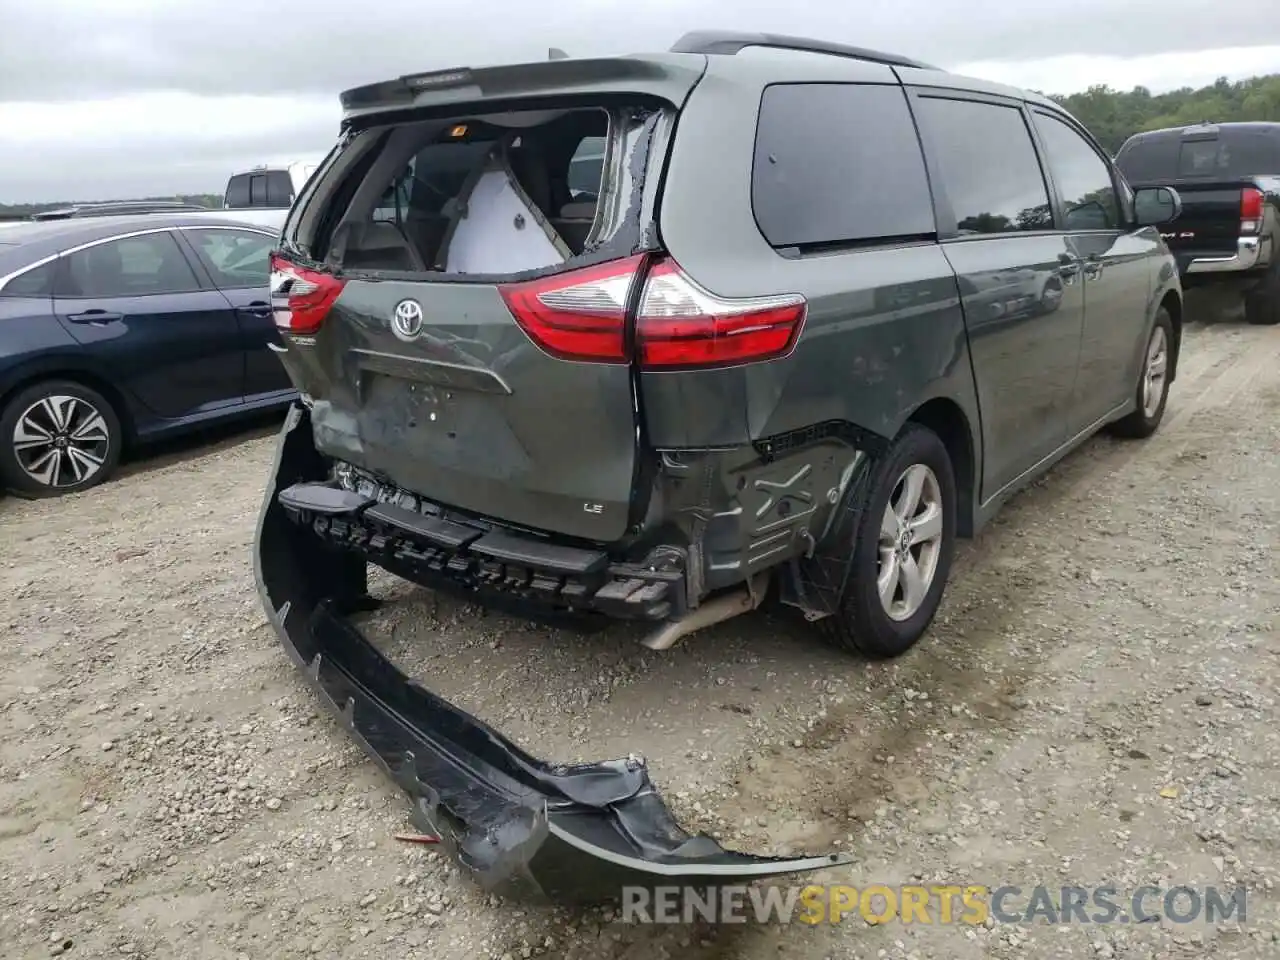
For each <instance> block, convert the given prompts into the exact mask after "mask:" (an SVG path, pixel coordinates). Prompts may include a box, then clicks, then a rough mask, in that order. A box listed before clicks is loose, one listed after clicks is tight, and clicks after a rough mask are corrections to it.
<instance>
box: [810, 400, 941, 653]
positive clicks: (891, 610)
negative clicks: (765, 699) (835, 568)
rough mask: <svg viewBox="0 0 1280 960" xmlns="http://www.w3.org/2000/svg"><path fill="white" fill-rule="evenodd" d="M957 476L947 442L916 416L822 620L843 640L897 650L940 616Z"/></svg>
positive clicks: (882, 474) (883, 476)
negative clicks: (831, 610)
mask: <svg viewBox="0 0 1280 960" xmlns="http://www.w3.org/2000/svg"><path fill="white" fill-rule="evenodd" d="M955 531H956V481H955V471H954V469H953V468H952V465H951V457H950V455H949V454H948V453H947V448H946V446H945V445H944V444H943V442H942V441H941V440H940V439H939V438H938V435H937V434H935V433H934V432H933V431H932V430H929V429H928V428H926V427H922V426H919V425H917V424H910V425H909V426H908V427H907V429H906V430H905V431H904V432H903V433H902V434H901V435H900V436H899V437H898V439H897V440H896V441H894V443H893V446H892V447H890V449H889V452H888V454H887V455H886V456H885V457H884V458H883V459H882V460H881V461H880V463H879V464H878V465H877V466H876V468H875V474H874V476H873V479H872V483H871V492H870V495H869V496H868V499H867V507H866V509H865V510H864V511H863V513H862V516H861V517H860V518H859V520H858V526H857V529H856V531H855V534H854V541H853V543H852V545H851V549H852V551H853V556H852V565H851V567H850V571H849V581H848V584H847V586H846V587H845V594H844V596H843V597H841V599H840V607H839V609H838V610H837V611H836V613H835V614H833V615H832V616H830V617H827V618H826V619H824V620H820V621H819V622H818V626H819V627H820V628H821V629H822V630H823V631H824V632H825V634H826V636H827V638H828V639H829V640H831V641H832V642H833V643H835V644H836V645H837V646H840V647H843V648H845V649H847V650H850V651H854V652H857V653H861V654H863V655H865V656H869V657H876V658H884V657H896V656H898V655H899V654H902V653H905V652H906V651H907V650H909V649H910V648H911V647H912V646H914V644H915V643H916V641H917V640H919V639H920V637H921V636H922V635H923V634H924V632H925V630H927V629H928V627H929V624H930V623H932V622H933V618H934V615H935V614H936V613H937V612H938V606H939V604H940V603H941V602H942V593H943V591H944V590H945V588H946V583H947V577H948V576H949V574H950V572H951V559H952V556H953V554H954V552H955Z"/></svg>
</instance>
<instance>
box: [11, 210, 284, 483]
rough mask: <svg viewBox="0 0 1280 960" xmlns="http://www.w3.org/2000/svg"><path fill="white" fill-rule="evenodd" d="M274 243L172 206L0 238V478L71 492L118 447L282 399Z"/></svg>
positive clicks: (97, 478)
mask: <svg viewBox="0 0 1280 960" xmlns="http://www.w3.org/2000/svg"><path fill="white" fill-rule="evenodd" d="M277 236H278V235H277V234H276V233H275V232H273V231H270V230H267V229H264V228H260V227H256V226H253V225H252V224H246V223H243V222H237V221H235V220H234V219H225V220H223V219H211V218H208V217H205V216H200V215H195V216H189V215H187V216H184V215H170V214H164V215H147V216H130V217H95V218H85V219H69V220H60V221H50V222H46V223H24V224H20V225H18V226H12V227H9V228H8V229H5V230H3V231H0V486H3V487H4V488H6V489H7V490H9V491H10V492H12V493H16V494H18V495H19V496H25V497H48V496H57V495H60V494H64V493H71V492H74V491H78V490H83V489H85V488H87V487H90V486H92V485H93V484H96V483H100V482H101V481H103V480H105V479H106V478H107V477H108V476H110V475H111V473H112V471H113V470H114V468H115V466H116V464H117V463H118V462H119V460H120V455H121V452H122V451H123V450H124V448H125V447H126V446H128V445H133V444H142V443H145V442H146V441H149V440H154V439H159V438H161V437H163V436H169V435H172V434H175V433H179V432H182V431H186V430H191V429H193V428H196V427H199V426H204V425H208V424H211V423H214V422H218V421H224V420H228V419H231V418H235V417H242V416H246V415H248V414H252V413H255V412H259V411H263V410H267V409H270V408H273V407H283V406H285V405H287V404H288V403H289V402H290V401H291V400H292V399H293V397H294V396H295V392H294V390H293V387H292V385H291V384H290V382H289V378H288V376H287V375H286V373H285V371H284V367H283V366H282V364H281V363H280V360H279V358H278V357H277V355H276V352H277V351H279V350H282V349H283V347H282V346H281V345H280V342H279V339H278V337H277V334H276V330H275V325H274V323H273V321H272V314H271V303H270V294H269V287H268V284H269V279H268V277H269V271H270V267H269V257H270V252H271V250H272V249H273V248H274V247H275V243H276V239H277Z"/></svg>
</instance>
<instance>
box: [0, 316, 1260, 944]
mask: <svg viewBox="0 0 1280 960" xmlns="http://www.w3.org/2000/svg"><path fill="white" fill-rule="evenodd" d="M272 444H273V435H272V431H270V430H266V429H264V430H259V431H257V432H256V433H254V434H251V435H249V436H243V435H241V436H238V437H236V438H234V439H233V440H231V441H224V442H222V443H220V444H218V445H217V446H215V447H213V448H209V447H205V448H202V449H200V450H198V451H196V452H188V453H186V454H184V455H180V456H172V455H171V456H168V457H167V458H161V459H158V460H155V459H153V460H150V461H145V462H142V463H140V464H138V465H135V466H134V467H133V468H131V469H130V470H128V471H126V475H124V476H122V477H121V478H119V479H118V480H116V481H114V482H111V483H109V484H107V485H105V486H103V487H101V488H99V489H96V490H93V491H90V492H88V493H87V494H85V495H82V496H78V497H74V498H71V499H68V500H65V501H61V502H57V503H24V502H18V501H4V502H0V543H3V547H4V550H3V557H2V559H0V624H7V626H8V631H7V639H6V641H5V642H4V643H3V644H0V931H4V936H5V939H6V945H7V949H6V955H9V956H13V955H16V956H22V957H32V958H37V957H46V956H51V955H59V954H62V955H66V956H69V957H83V958H88V957H121V956H125V957H148V958H169V957H183V958H206V957H207V958H228V960H230V958H241V957H245V958H253V960H258V958H269V960H274V958H277V957H280V958H284V957H298V956H304V955H305V956H321V957H335V958H348V957H350V958H355V957H379V958H380V957H386V956H395V957H397V958H405V960H410V958H422V960H425V958H427V957H430V958H443V960H454V958H456V960H471V958H512V960H514V958H522V957H530V956H546V957H571V958H581V960H607V958H635V960H639V958H645V960H648V958H651V957H653V958H657V957H663V956H675V957H689V958H694V960H711V958H729V957H735V958H746V960H758V958H764V957H778V956H796V957H801V956H804V957H831V958H882V957H883V958H914V960H922V958H936V960H968V958H977V957H994V958H1013V957H1036V958H1039V957H1044V958H1058V957H1061V958H1093V957H1102V958H1110V957H1116V958H1168V957H1181V956H1185V957H1189V958H1198V957H1208V956H1214V957H1258V958H1264V957H1266V958H1274V957H1276V956H1278V955H1280V910H1278V909H1277V907H1278V904H1280V892H1277V890H1276V886H1277V883H1280V857H1278V856H1277V852H1278V850H1280V704H1278V702H1277V697H1278V696H1280V694H1278V693H1277V689H1278V686H1280V685H1278V683H1277V681H1280V635H1278V634H1277V627H1276V621H1277V611H1278V607H1280V587H1278V585H1277V558H1276V546H1277V542H1278V540H1280V535H1278V529H1280V527H1278V518H1280V455H1278V454H1280V331H1277V330H1275V329H1265V328H1248V327H1243V326H1241V325H1239V324H1238V323H1235V322H1227V323H1219V324H1214V325H1210V326H1202V325H1198V324H1197V325H1193V326H1192V327H1190V328H1189V329H1188V332H1187V339H1186V347H1185V351H1184V362H1183V368H1182V372H1181V375H1180V377H1179V380H1178V382H1177V383H1176V384H1175V385H1174V391H1173V397H1172V399H1171V402H1170V409H1169V412H1168V415H1167V418H1166V421H1165V424H1164V427H1163V428H1162V430H1161V432H1160V433H1159V434H1158V435H1157V436H1156V437H1154V438H1153V439H1151V440H1150V441H1147V442H1146V443H1138V444H1133V443H1121V442H1116V441H1112V440H1110V439H1107V438H1098V439H1096V440H1094V441H1092V442H1091V443H1090V444H1089V445H1088V446H1087V447H1086V448H1085V449H1084V450H1082V451H1081V452H1079V453H1078V454H1076V455H1074V456H1073V457H1071V458H1070V459H1069V460H1068V461H1066V462H1065V463H1064V464H1062V465H1061V466H1060V467H1059V468H1058V469H1057V470H1055V471H1054V473H1053V474H1052V475H1051V476H1050V477H1049V478H1048V479H1047V480H1045V481H1044V482H1042V483H1040V484H1038V485H1037V486H1036V487H1035V488H1033V489H1031V490H1028V491H1027V492H1025V493H1024V494H1022V495H1021V496H1019V497H1018V498H1017V499H1016V500H1015V501H1014V502H1012V503H1011V504H1010V505H1009V506H1008V507H1007V508H1006V510H1005V511H1004V513H1003V514H1002V515H1001V517H1000V518H999V520H998V522H997V523H995V524H994V525H993V526H992V527H991V528H990V529H989V530H987V531H985V532H984V534H983V535H982V536H981V537H980V538H979V539H978V540H977V541H976V542H974V543H972V544H967V545H965V547H964V548H963V550H962V551H961V555H960V557H959V558H958V561H957V566H956V570H955V573H954V575H953V581H952V584H951V587H950V589H949V592H948V595H947V599H946V602H945V604H944V608H943V612H942V614H941V615H940V618H939V620H938V622H937V623H936V625H935V627H934V628H933V630H932V632H931V634H930V635H929V637H928V638H927V639H926V640H925V641H924V642H923V643H922V644H921V645H920V647H919V648H918V649H916V650H915V651H913V652H912V653H911V654H909V655H908V656H906V657H905V658H903V659H901V660H900V661H897V662H894V663H891V664H868V663H866V662H864V661H860V660H858V659H855V658H850V657H846V656H841V655H837V654H835V653H833V652H831V651H828V650H826V649H825V648H823V647H822V646H820V645H819V644H818V643H816V642H815V641H814V640H812V639H810V637H809V636H808V635H807V634H806V632H805V630H804V629H803V627H800V626H798V625H796V624H793V623H792V622H790V621H788V620H781V619H778V620H775V619H770V618H769V617H766V616H758V617H753V618H748V619H741V620H738V621H735V622H731V623H729V624H726V625H723V626H722V627H719V628H716V629H713V630H711V631H709V632H707V633H706V634H705V635H701V636H698V637H696V638H693V639H692V640H690V641H687V642H686V643H685V644H684V645H682V646H681V647H679V648H677V649H676V650H673V651H671V652H669V653H666V654H661V655H659V654H654V653H650V652H648V651H645V650H643V649H642V648H640V647H638V646H637V644H636V643H635V639H636V637H637V635H638V634H637V633H636V632H635V631H634V630H631V629H628V628H625V627H624V628H618V629H616V630H612V631H610V632H607V633H605V634H603V635H597V636H593V637H580V636H575V635H573V634H568V633H560V632H555V631H550V630H547V629H543V628H537V627H533V626H530V625H527V624H524V623H521V622H518V621H513V620H509V619H504V618H502V617H499V616H494V615H487V616H486V615H485V614H484V613H483V612H482V611H480V610H478V609H477V608H475V607H472V606H468V605H466V604H462V603H459V602H456V601H454V600H450V599H446V598H437V597H435V596H433V595H431V594H429V593H427V592H426V591H421V590H416V589H412V588H409V587H408V586H406V585H404V584H400V583H398V582H395V581H391V580H389V579H385V580H380V581H379V582H378V589H379V590H380V591H382V592H383V593H385V594H386V595H388V596H397V597H399V598H400V599H401V601H402V602H399V603H396V604H392V605H390V607H389V608H387V609H384V611H382V612H379V613H378V614H375V615H372V616H371V617H370V623H369V630H370V633H371V635H373V636H375V637H376V638H377V640H378V642H379V643H381V644H383V645H384V646H385V648H386V649H388V650H390V651H392V652H393V653H394V654H395V655H396V657H397V658H399V659H400V660H401V661H402V662H403V663H405V664H407V665H409V666H410V667H411V668H412V669H413V670H414V671H415V672H416V673H417V674H418V675H419V676H421V677H422V679H423V680H424V681H425V682H426V683H428V684H429V685H430V686H431V687H433V688H434V689H437V690H439V691H440V692H442V693H444V694H445V695H447V696H449V697H451V698H453V699H455V700H456V701H458V702H459V703H461V704H462V705H464V706H465V707H467V708H468V709H470V710H472V711H474V712H476V713H478V714H479V715H481V716H482V717H485V718H486V719H488V720H490V721H493V722H495V723H496V724H497V725H499V726H500V727H501V728H503V729H505V730H507V731H509V732H511V733H512V734H514V735H515V736H517V737H518V738H520V739H522V740H524V741H525V742H526V743H528V744H530V745H531V746H533V747H534V749H535V751H536V752H538V753H539V754H541V755H544V756H549V757H552V758H561V759H569V758H577V757H582V758H588V757H590V758H597V759H598V758H602V757H605V756H610V755H624V754H626V753H629V752H639V753H642V754H644V755H645V756H646V757H647V758H648V759H649V761H650V764H651V767H652V770H653V774H654V776H655V778H656V779H657V781H658V782H659V785H660V786H661V787H662V789H663V790H664V793H665V794H666V796H667V797H668V799H669V800H670V802H671V803H672V805H673V807H675V808H676V809H677V811H678V812H679V814H680V815H681V817H682V818H683V819H684V820H685V821H686V823H687V824H689V825H696V826H699V827H701V828H703V829H706V830H708V831H711V832H714V833H717V834H719V835H720V836H721V838H722V839H723V840H724V841H725V843H726V844H728V845H741V846H744V847H751V848H755V849H765V850H773V851H783V850H795V849H802V848H806V849H811V850H815V851H821V850H823V849H829V848H830V846H831V845H836V846H839V847H841V848H843V849H846V850H849V851H851V852H852V853H853V854H855V856H856V857H857V863H856V864H855V866H853V867H851V868H841V869H840V870H832V871H830V872H829V876H826V877H823V878H822V879H824V880H828V881H830V882H844V883H853V884H856V885H860V886H861V885H865V884H867V883H890V884H894V883H906V882H911V881H912V880H913V878H915V879H917V880H921V879H922V880H925V881H927V882H957V883H982V884H988V885H991V886H998V885H1001V884H1006V883H1009V884H1018V885H1022V886H1026V887H1030V886H1032V885H1034V884H1036V883H1043V884H1046V885H1050V886H1058V885H1062V884H1079V885H1086V886H1087V885H1091V884H1108V883H1109V884H1112V885H1114V886H1117V887H1119V888H1121V889H1131V888H1135V887H1138V886H1140V885H1142V884H1145V883H1154V884H1157V885H1160V886H1164V887H1170V886H1174V885H1176V884H1178V883H1184V882H1185V883H1192V884H1218V885H1220V886H1224V887H1234V886H1235V885H1237V884H1239V885H1243V886H1245V887H1246V888H1247V890H1248V900H1247V919H1246V921H1245V922H1244V923H1240V922H1238V920H1234V919H1233V920H1231V921H1228V922H1226V923H1224V924H1221V925H1217V926H1209V925H1205V924H1189V925H1185V926H1180V925H1177V924H1171V923H1167V922H1166V923H1156V924H1142V925H1137V924H1134V925H1123V924H1115V925H1110V926H1099V925H1083V924H1079V923H1075V924H1065V925H1060V926H1055V925H1047V924H1043V923H1040V924H1035V925H1003V924H996V925H994V926H992V927H990V928H988V927H985V926H978V927H963V926H941V925H938V926H923V925H903V924H898V923H891V924H885V925H881V926H868V925H867V924H865V923H864V922H862V921H861V920H858V921H856V922H855V921H852V920H850V921H846V922H845V923H844V924H841V925H839V926H819V927H816V928H812V927H807V926H802V925H798V924H791V925H787V926H780V925H773V926H756V925H751V926H720V927H715V928H712V927H708V926H705V925H688V926H686V925H679V926H666V927H640V926H636V925H631V924H623V923H621V922H618V921H617V920H615V919H612V918H611V916H610V915H609V914H608V913H607V912H605V911H599V910H592V911H587V912H581V913H572V912H568V911H562V910H546V909H530V908H521V907H520V906H519V905H518V904H510V903H503V904H499V903H497V902H496V901H490V900H488V899H487V898H485V897H483V896H481V895H480V894H479V893H478V892H477V891H476V890H475V889H473V888H472V887H471V886H470V884H469V883H468V882H467V881H465V880H464V879H462V878H460V877H459V875H458V874H457V872H456V871H455V870H453V869H452V868H451V867H450V866H449V865H448V864H447V863H445V862H444V861H442V860H441V859H440V858H439V857H437V856H436V855H435V854H434V853H432V852H431V851H430V849H429V848H423V847H416V846H410V845H406V844H403V843H400V842H398V841H396V840H395V839H394V838H393V834H394V833H395V832H396V831H397V830H400V829H404V828H405V827H406V826H407V817H406V804H405V801H404V800H403V798H402V796H401V795H400V794H399V793H398V792H397V791H396V790H394V789H393V788H392V787H391V786H390V785H389V784H388V783H387V782H386V781H385V780H384V779H383V777H382V776H381V775H380V774H379V773H378V772H377V771H376V770H375V769H373V767H372V766H371V765H370V764H369V763H367V762H366V761H365V760H364V759H363V757H362V755H361V754H360V753H359V751H358V750H357V749H356V748H355V747H354V746H352V745H351V744H350V743H349V742H348V741H347V739H346V737H345V736H344V735H343V733H342V732H341V731H340V730H338V729H337V728H336V727H335V725H334V724H333V723H332V722H331V721H330V720H329V719H328V718H327V717H322V716H321V715H320V714H319V712H318V711H317V705H316V703H315V701H314V700H313V698H312V696H311V694H310V692H309V690H308V689H307V688H306V687H305V686H304V685H303V684H302V682H301V681H300V680H299V679H298V678H297V677H296V676H295V675H294V674H293V672H292V670H291V668H290V667H289V666H288V665H287V663H286V661H285V658H284V656H283V654H282V653H281V651H280V650H279V648H278V647H277V646H276V643H275V640H274V638H273V635H272V633H271V632H270V630H269V629H268V628H267V626H266V625H265V623H264V621H263V615H262V612H261V610H260V609H259V606H258V600H257V596H256V594H255V592H254V590H253V587H252V580H251V569H250V543H251V538H252V532H253V523H254V518H255V516H256V512H257V510H258V506H259V501H260V494H261V490H262V485H263V483H264V481H265V477H266V471H267V466H268V461H269V457H270V454H271V448H272Z"/></svg>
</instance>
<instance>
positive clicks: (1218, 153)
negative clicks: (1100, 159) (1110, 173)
mask: <svg viewBox="0 0 1280 960" xmlns="http://www.w3.org/2000/svg"><path fill="white" fill-rule="evenodd" d="M1116 165H1117V166H1118V167H1119V168H1120V170H1121V172H1122V173H1123V174H1124V176H1125V178H1126V179H1127V180H1128V181H1129V183H1130V185H1131V186H1133V187H1134V188H1135V189H1136V188H1139V187H1151V186H1167V187H1173V188H1175V189H1176V190H1177V192H1178V194H1179V196H1180V197H1181V200H1182V213H1181V215H1180V216H1179V217H1178V218H1177V221H1176V222H1174V223H1167V224H1162V225H1161V227H1160V230H1161V233H1162V235H1163V236H1164V238H1165V242H1166V243H1167V244H1168V246H1169V249H1170V250H1171V251H1172V252H1173V254H1174V256H1175V257H1176V258H1177V261H1178V271H1179V273H1180V274H1181V276H1182V285H1183V288H1184V289H1191V288H1194V287H1202V286H1210V285H1212V286H1214V287H1221V288H1223V289H1224V290H1230V291H1233V292H1238V293H1240V294H1242V295H1243V296H1244V305H1245V317H1246V319H1247V320H1248V321H1249V322H1250V323H1255V324H1274V323H1280V123H1219V124H1202V125H1198V126H1193V127H1174V128H1169V129H1164V130H1151V131H1147V132H1145V133H1139V134H1135V135H1134V136H1132V137H1130V138H1129V139H1128V140H1126V141H1125V143H1124V146H1122V147H1121V148H1120V152H1119V153H1117V154H1116Z"/></svg>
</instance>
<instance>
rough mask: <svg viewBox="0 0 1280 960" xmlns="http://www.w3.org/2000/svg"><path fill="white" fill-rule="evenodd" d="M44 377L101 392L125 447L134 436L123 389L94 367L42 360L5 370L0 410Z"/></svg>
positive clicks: (41, 381)
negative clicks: (113, 416) (116, 419)
mask: <svg viewBox="0 0 1280 960" xmlns="http://www.w3.org/2000/svg"><path fill="white" fill-rule="evenodd" d="M46 380H69V381H71V382H73V383H78V384H80V385H81V386H84V387H88V388H89V389H90V390H94V391H97V392H98V393H100V394H102V396H103V397H104V398H105V399H106V401H107V402H108V403H110V404H111V408H112V409H113V410H114V411H115V414H116V417H117V418H118V419H119V421H120V429H121V431H122V434H123V436H122V438H121V439H122V441H123V442H124V444H125V445H126V446H127V445H129V444H131V443H133V442H134V441H135V440H136V439H137V423H136V420H135V417H134V410H133V407H132V406H131V405H130V403H129V401H128V398H127V397H126V396H125V394H124V392H123V391H121V390H120V388H119V387H117V386H116V385H115V384H113V383H112V382H111V380H110V379H109V378H107V377H105V376H103V375H102V374H100V373H99V372H97V371H96V370H91V369H88V368H86V367H83V366H78V365H75V364H68V363H65V362H63V363H59V362H45V363H35V364H28V365H25V366H22V367H18V368H17V369H15V370H12V371H8V372H7V375H6V376H5V378H4V382H3V385H0V410H3V409H4V408H5V407H6V406H7V405H8V404H9V402H10V401H11V400H12V399H13V398H14V396H16V395H17V394H18V393H19V392H21V391H23V390H25V389H27V388H28V387H32V386H34V385H36V384H38V383H43V382H44V381H46Z"/></svg>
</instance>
